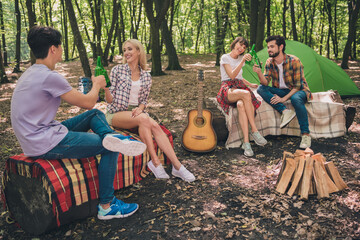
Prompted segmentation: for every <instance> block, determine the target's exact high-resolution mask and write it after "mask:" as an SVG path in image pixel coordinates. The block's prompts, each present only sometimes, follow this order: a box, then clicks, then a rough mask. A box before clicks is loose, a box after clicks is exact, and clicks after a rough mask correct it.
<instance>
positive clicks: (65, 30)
mask: <svg viewBox="0 0 360 240" xmlns="http://www.w3.org/2000/svg"><path fill="white" fill-rule="evenodd" d="M61 6H62V10H63V14H62V15H63V16H62V22H63V24H62V25H63V36H64V37H63V43H64V44H63V45H64V55H65V62H67V61H69V41H68V39H69V38H68V27H67V17H66V9H65V3H64V0H61Z"/></svg>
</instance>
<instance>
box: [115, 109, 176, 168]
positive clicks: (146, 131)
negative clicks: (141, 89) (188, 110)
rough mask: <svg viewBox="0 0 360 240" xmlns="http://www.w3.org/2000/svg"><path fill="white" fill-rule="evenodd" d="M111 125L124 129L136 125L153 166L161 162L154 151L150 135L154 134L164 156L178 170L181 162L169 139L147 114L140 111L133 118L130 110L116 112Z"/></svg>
mask: <svg viewBox="0 0 360 240" xmlns="http://www.w3.org/2000/svg"><path fill="white" fill-rule="evenodd" d="M112 125H113V126H114V127H118V128H125V129H130V128H134V127H138V128H139V130H138V131H139V136H140V138H141V140H142V141H143V142H144V143H145V144H146V146H147V150H148V151H149V154H150V157H151V160H152V162H153V164H154V165H155V167H157V166H158V165H160V164H161V163H160V160H159V158H158V156H157V153H156V151H155V146H154V143H153V137H152V136H153V135H154V137H155V140H156V142H157V144H158V145H159V147H160V149H161V150H163V152H164V153H165V154H166V156H167V157H168V158H169V159H170V161H171V163H172V164H173V165H174V167H175V169H177V170H179V168H180V166H181V163H180V162H179V160H178V158H177V157H176V154H175V152H174V149H173V148H172V146H171V144H170V142H169V139H168V138H167V136H166V134H165V133H164V132H163V131H162V130H161V128H160V126H159V125H158V124H157V123H156V122H155V121H154V120H153V119H152V118H150V117H149V116H148V115H147V114H145V113H142V114H140V115H138V116H137V117H135V118H133V117H132V116H131V112H130V111H124V112H118V113H116V114H115V115H114V117H113V120H112Z"/></svg>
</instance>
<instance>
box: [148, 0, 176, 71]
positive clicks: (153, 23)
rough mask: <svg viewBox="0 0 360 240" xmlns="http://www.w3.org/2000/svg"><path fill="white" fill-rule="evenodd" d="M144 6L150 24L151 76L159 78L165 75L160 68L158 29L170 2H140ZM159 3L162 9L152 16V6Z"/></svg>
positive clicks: (154, 0)
mask: <svg viewBox="0 0 360 240" xmlns="http://www.w3.org/2000/svg"><path fill="white" fill-rule="evenodd" d="M142 1H143V3H144V6H145V12H146V16H147V18H148V20H149V23H150V35H151V43H150V44H151V60H152V65H151V75H153V76H160V75H164V74H165V73H164V72H163V71H162V67H161V49H160V36H159V35H160V34H159V29H160V26H161V23H162V21H163V20H164V19H165V15H166V12H167V10H168V9H169V5H170V0H142ZM160 1H163V3H162V8H161V9H160V8H159V9H160V10H159V11H156V17H155V16H154V7H153V5H154V4H155V5H160V3H161V2H160Z"/></svg>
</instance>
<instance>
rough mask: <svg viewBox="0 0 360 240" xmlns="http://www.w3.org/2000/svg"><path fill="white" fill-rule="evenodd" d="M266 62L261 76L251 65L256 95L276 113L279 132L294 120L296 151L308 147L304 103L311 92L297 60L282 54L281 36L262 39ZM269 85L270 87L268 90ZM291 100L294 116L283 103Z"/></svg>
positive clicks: (259, 70)
mask: <svg viewBox="0 0 360 240" xmlns="http://www.w3.org/2000/svg"><path fill="white" fill-rule="evenodd" d="M266 42H267V49H268V54H269V58H268V59H267V61H266V64H265V71H264V74H263V73H262V72H261V69H260V68H259V66H257V65H254V67H253V71H254V72H256V73H257V75H258V77H259V80H260V83H261V85H260V86H259V88H258V89H257V92H258V94H259V95H260V96H261V97H262V98H263V99H264V100H265V101H266V102H267V103H268V104H270V105H271V106H272V107H273V108H275V109H276V110H277V111H278V112H279V113H281V124H280V128H283V127H285V126H286V125H287V124H288V123H290V122H291V120H293V118H294V117H295V116H297V119H298V121H299V125H300V131H301V135H302V136H301V143H300V148H307V147H310V146H311V137H310V131H309V120H308V115H307V111H306V108H305V103H306V102H307V101H309V100H311V98H312V96H311V92H310V89H309V86H308V84H307V82H306V80H305V77H304V67H303V65H302V63H301V61H300V59H299V58H297V57H296V56H293V55H289V54H286V53H285V46H286V43H285V39H284V37H282V36H279V35H276V36H269V37H268V38H267V39H266ZM270 82H272V87H270V86H268V85H269V83H270ZM288 99H290V100H291V104H292V105H293V107H294V109H295V112H294V111H293V110H291V109H288V108H286V106H285V105H284V102H285V101H287V100H288Z"/></svg>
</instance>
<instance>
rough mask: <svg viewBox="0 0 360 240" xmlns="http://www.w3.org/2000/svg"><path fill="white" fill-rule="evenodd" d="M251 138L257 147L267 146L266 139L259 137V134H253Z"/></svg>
mask: <svg viewBox="0 0 360 240" xmlns="http://www.w3.org/2000/svg"><path fill="white" fill-rule="evenodd" d="M251 136H252V137H253V138H254V141H255V143H256V144H257V145H259V146H265V145H266V144H267V141H266V139H265V138H264V137H263V136H261V134H260V133H259V132H253V133H251Z"/></svg>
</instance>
